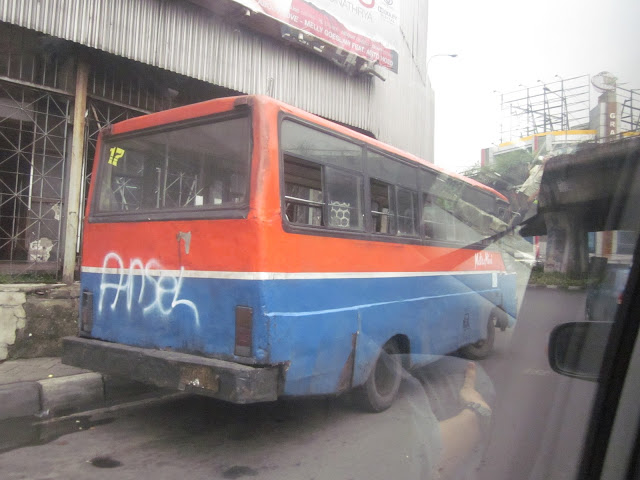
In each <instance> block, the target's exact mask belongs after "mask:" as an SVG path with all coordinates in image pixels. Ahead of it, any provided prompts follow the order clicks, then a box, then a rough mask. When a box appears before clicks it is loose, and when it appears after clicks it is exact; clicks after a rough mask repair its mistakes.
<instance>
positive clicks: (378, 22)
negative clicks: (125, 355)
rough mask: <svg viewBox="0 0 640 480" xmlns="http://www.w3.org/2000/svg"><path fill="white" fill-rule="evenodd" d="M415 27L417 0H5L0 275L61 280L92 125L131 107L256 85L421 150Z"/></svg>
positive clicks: (68, 268) (420, 42) (421, 63)
mask: <svg viewBox="0 0 640 480" xmlns="http://www.w3.org/2000/svg"><path fill="white" fill-rule="evenodd" d="M274 5H277V6H274ZM426 35H427V1H426V0H424V1H415V2H393V1H390V0H366V1H365V0H345V1H341V2H336V1H335V0H306V1H305V0H289V1H284V2H277V3H275V2H274V3H272V2H263V1H261V0H260V1H259V0H192V1H186V0H113V1H109V2H107V1H104V0H84V1H82V2H80V1H77V0H51V1H48V2H39V1H38V2H34V1H29V0H6V1H5V2H3V4H2V5H1V6H0V45H1V48H0V267H1V269H2V270H1V271H0V273H1V272H4V273H5V274H6V273H8V274H10V275H15V274H20V273H22V272H25V271H33V270H50V271H52V272H59V271H60V270H61V269H62V270H64V272H65V273H64V277H65V280H67V281H68V280H69V279H70V278H72V276H73V271H74V268H75V263H76V262H75V259H76V253H77V252H78V251H79V248H78V247H79V243H80V239H81V232H80V228H79V225H78V224H79V223H81V222H80V220H81V216H82V213H81V212H83V210H84V208H83V199H84V196H85V192H86V186H87V183H88V181H89V177H90V173H91V167H92V159H93V155H94V153H95V143H96V139H97V135H98V132H99V131H100V129H102V128H104V127H105V126H108V125H109V124H111V123H113V122H117V121H120V120H123V119H126V118H129V117H131V116H136V115H141V114H145V113H149V112H154V111H158V110H163V109H166V108H171V107H175V106H179V105H184V104H188V103H193V102H197V101H202V100H205V99H210V98H215V97H222V96H229V95H239V94H265V95H269V96H272V97H274V98H277V99H279V100H282V101H284V102H287V103H290V104H292V105H295V106H297V107H300V108H303V109H305V110H307V111H310V112H312V113H315V114H317V115H320V116H322V117H325V118H328V119H330V120H333V121H336V122H339V123H341V124H343V125H347V126H349V127H352V128H354V129H356V130H358V131H361V132H363V133H365V134H368V135H371V136H374V137H376V138H378V139H379V140H381V141H384V142H387V143H390V144H392V145H394V146H397V147H399V148H402V149H404V150H407V151H409V152H411V153H413V154H416V155H418V156H420V157H422V158H425V159H427V160H431V157H432V152H433V92H432V90H431V88H430V85H429V81H428V78H427V74H426V61H427V59H426ZM407 125H412V126H414V127H412V128H407ZM79 217H80V218H79ZM65 251H66V253H65ZM65 259H66V260H65Z"/></svg>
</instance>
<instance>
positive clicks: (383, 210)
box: [370, 178, 396, 234]
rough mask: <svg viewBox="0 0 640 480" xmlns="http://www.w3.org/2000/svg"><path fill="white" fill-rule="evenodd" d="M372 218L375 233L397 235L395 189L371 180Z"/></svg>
mask: <svg viewBox="0 0 640 480" xmlns="http://www.w3.org/2000/svg"><path fill="white" fill-rule="evenodd" d="M370 188H371V217H372V219H373V231H374V233H390V234H395V233H396V226H395V223H396V222H395V213H394V208H393V204H394V201H393V200H394V199H393V187H392V186H391V185H389V184H388V183H384V182H381V181H379V180H374V179H373V178H372V179H371V182H370Z"/></svg>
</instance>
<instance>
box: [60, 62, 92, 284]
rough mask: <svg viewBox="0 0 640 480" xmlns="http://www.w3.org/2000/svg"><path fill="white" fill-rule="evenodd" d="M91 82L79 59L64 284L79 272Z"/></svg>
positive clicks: (66, 211)
mask: <svg viewBox="0 0 640 480" xmlns="http://www.w3.org/2000/svg"><path fill="white" fill-rule="evenodd" d="M88 82H89V64H88V63H86V62H84V61H83V60H81V59H78V66H77V69H76V95H75V102H74V108H73V139H72V147H71V165H70V166H69V188H68V191H67V195H66V197H67V202H66V207H65V217H64V218H65V236H64V256H63V264H62V281H63V282H64V283H67V284H71V283H73V277H74V273H75V269H76V253H77V248H76V247H77V244H78V227H79V222H80V209H81V208H82V202H81V199H80V191H81V187H82V163H83V161H84V135H85V112H86V111H87V85H88Z"/></svg>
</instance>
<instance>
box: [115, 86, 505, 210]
mask: <svg viewBox="0 0 640 480" xmlns="http://www.w3.org/2000/svg"><path fill="white" fill-rule="evenodd" d="M254 103H258V104H269V103H270V104H274V105H276V106H277V107H278V108H279V109H280V110H282V111H284V112H287V113H290V114H292V115H295V116H297V117H299V118H302V119H305V120H308V121H310V122H311V123H315V124H318V125H321V126H324V127H327V128H330V129H332V130H334V131H337V132H339V133H341V134H343V135H345V136H348V137H351V138H354V139H357V140H360V141H362V142H363V143H367V144H369V145H372V146H374V147H378V148H379V149H381V150H385V151H387V152H390V153H392V154H395V155H397V156H400V157H402V158H405V159H408V160H410V161H413V162H415V163H419V164H421V165H423V166H425V167H427V168H429V169H431V170H433V171H435V172H438V173H441V174H443V175H446V176H448V177H451V178H455V179H456V180H459V181H461V182H464V183H466V184H467V185H469V186H471V187H474V188H476V189H478V190H483V191H485V192H486V193H489V194H491V195H493V196H495V197H496V198H498V199H500V200H503V201H504V202H507V203H509V200H508V199H507V197H505V196H504V195H502V194H501V193H500V192H498V191H496V190H494V189H493V188H491V187H489V186H487V185H484V184H483V183H480V182H478V181H476V180H473V179H471V178H467V177H465V176H463V175H460V174H458V173H455V172H451V171H447V170H445V169H444V168H442V167H439V166H437V165H435V164H433V163H430V162H427V161H426V160H424V159H422V158H420V157H417V156H415V155H413V154H411V153H408V152H405V151H403V150H400V149H399V148H396V147H394V146H392V145H388V144H386V143H384V142H381V141H379V140H376V139H375V138H372V137H369V136H367V135H364V134H362V133H360V132H357V131H355V130H352V129H351V128H349V127H345V126H343V125H340V124H338V123H335V122H332V121H331V120H327V119H325V118H322V117H319V116H317V115H314V114H313V113H309V112H307V111H305V110H302V109H300V108H297V107H294V106H292V105H289V104H287V103H284V102H281V101H279V100H275V99H273V98H271V97H267V96H265V95H243V96H237V97H222V98H215V99H212V100H206V101H204V102H200V103H195V104H191V105H185V106H182V107H177V108H172V109H169V110H163V111H161V112H156V113H152V114H149V115H145V116H143V117H134V118H131V119H129V120H125V121H123V122H119V123H117V124H114V125H113V126H112V127H111V132H112V133H113V134H119V133H125V132H131V131H134V130H139V129H143V128H149V127H153V126H158V125H163V124H166V123H173V122H176V121H180V120H186V119H189V118H193V117H198V116H205V115H211V114H214V113H218V112H223V111H228V110H231V109H233V108H234V107H235V106H237V105H241V104H246V105H251V104H254Z"/></svg>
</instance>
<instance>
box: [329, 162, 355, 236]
mask: <svg viewBox="0 0 640 480" xmlns="http://www.w3.org/2000/svg"><path fill="white" fill-rule="evenodd" d="M324 169H325V181H326V190H327V202H328V204H329V226H330V227H337V228H349V229H353V230H362V229H363V227H364V221H363V220H364V218H363V214H362V197H363V195H362V177H360V176H359V175H355V174H353V173H350V172H345V171H343V170H338V169H336V168H332V167H328V166H325V167H324Z"/></svg>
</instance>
